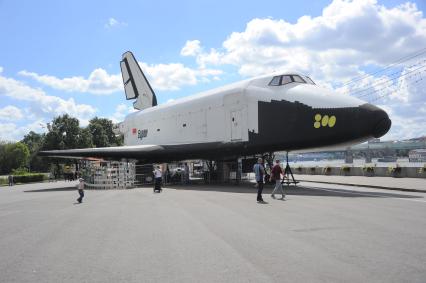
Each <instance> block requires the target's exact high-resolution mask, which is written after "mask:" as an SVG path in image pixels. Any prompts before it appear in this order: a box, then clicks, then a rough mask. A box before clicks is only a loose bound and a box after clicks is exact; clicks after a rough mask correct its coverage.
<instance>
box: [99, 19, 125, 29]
mask: <svg viewBox="0 0 426 283" xmlns="http://www.w3.org/2000/svg"><path fill="white" fill-rule="evenodd" d="M118 26H127V23H125V22H120V21H118V20H116V19H114V18H109V19H108V22H107V23H106V24H105V25H104V27H105V28H108V29H110V28H113V27H118Z"/></svg>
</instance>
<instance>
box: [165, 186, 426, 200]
mask: <svg viewBox="0 0 426 283" xmlns="http://www.w3.org/2000/svg"><path fill="white" fill-rule="evenodd" d="M167 188H170V189H176V190H193V191H215V192H223V193H245V194H246V193H253V194H255V193H256V192H257V188H255V187H254V185H253V184H250V185H248V184H247V185H240V186H236V185H228V186H223V185H210V186H200V185H189V186H180V185H179V186H167V187H166V188H165V192H167ZM273 188H274V187H273V186H265V187H264V189H263V194H264V195H268V194H271V193H272V190H273ZM285 189H286V195H290V196H291V195H298V196H324V197H347V198H360V197H364V198H380V197H391V198H422V197H421V196H414V195H404V194H397V193H388V192H365V191H362V192H357V191H353V190H347V189H334V188H333V189H328V188H321V187H304V186H300V185H299V186H297V187H295V186H290V187H286V188H285ZM278 196H279V194H278Z"/></svg>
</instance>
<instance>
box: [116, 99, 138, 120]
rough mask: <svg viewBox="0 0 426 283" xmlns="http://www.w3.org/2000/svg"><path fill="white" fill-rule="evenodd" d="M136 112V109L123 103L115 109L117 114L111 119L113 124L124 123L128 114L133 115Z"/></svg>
mask: <svg viewBox="0 0 426 283" xmlns="http://www.w3.org/2000/svg"><path fill="white" fill-rule="evenodd" d="M135 111H137V110H136V109H134V108H133V106H127V105H126V104H124V103H122V104H119V105H117V107H116V108H115V112H114V114H113V115H112V117H111V118H110V119H111V120H112V122H113V123H119V122H122V121H123V120H124V118H125V117H126V116H127V115H128V114H130V113H133V112H135Z"/></svg>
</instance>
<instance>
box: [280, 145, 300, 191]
mask: <svg viewBox="0 0 426 283" xmlns="http://www.w3.org/2000/svg"><path fill="white" fill-rule="evenodd" d="M285 158H286V163H287V164H286V166H285V169H284V178H283V180H282V181H281V184H286V185H287V186H290V184H294V185H297V184H298V183H299V181H296V180H295V179H294V176H293V172H292V171H291V168H290V164H288V151H287V152H286V155H285ZM290 176H291V179H290Z"/></svg>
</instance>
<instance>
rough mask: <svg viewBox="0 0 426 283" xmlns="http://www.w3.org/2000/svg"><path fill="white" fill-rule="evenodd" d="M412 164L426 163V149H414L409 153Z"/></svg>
mask: <svg viewBox="0 0 426 283" xmlns="http://www.w3.org/2000/svg"><path fill="white" fill-rule="evenodd" d="M408 160H409V161H410V162H426V149H413V150H410V152H409V153H408Z"/></svg>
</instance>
